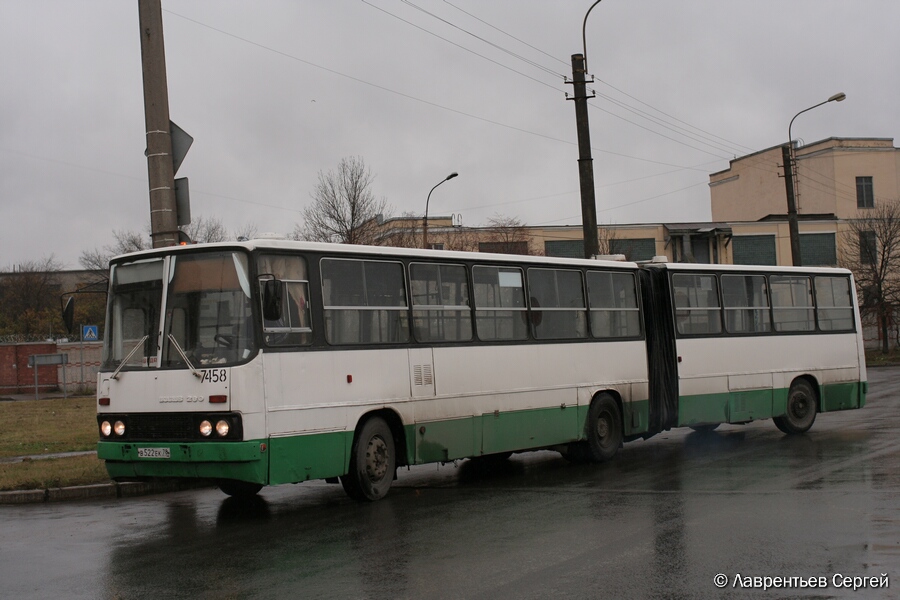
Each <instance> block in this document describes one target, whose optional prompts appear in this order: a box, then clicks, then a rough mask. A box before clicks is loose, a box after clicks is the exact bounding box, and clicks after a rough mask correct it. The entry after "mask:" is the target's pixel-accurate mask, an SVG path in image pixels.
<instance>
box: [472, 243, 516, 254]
mask: <svg viewBox="0 0 900 600" xmlns="http://www.w3.org/2000/svg"><path fill="white" fill-rule="evenodd" d="M478 251H479V252H493V253H494V254H521V255H527V254H528V242H526V241H514V240H511V241H508V242H478Z"/></svg>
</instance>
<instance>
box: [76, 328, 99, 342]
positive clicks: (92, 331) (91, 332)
mask: <svg viewBox="0 0 900 600" xmlns="http://www.w3.org/2000/svg"><path fill="white" fill-rule="evenodd" d="M99 337H100V334H99V332H98V331H97V326H96V325H82V326H81V341H82V342H96V341H97V340H98V339H99Z"/></svg>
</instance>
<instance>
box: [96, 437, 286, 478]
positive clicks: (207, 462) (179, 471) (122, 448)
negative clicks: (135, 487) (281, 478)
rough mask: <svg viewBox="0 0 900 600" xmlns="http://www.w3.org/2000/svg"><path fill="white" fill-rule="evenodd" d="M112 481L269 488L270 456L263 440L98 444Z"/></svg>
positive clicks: (99, 454)
mask: <svg viewBox="0 0 900 600" xmlns="http://www.w3.org/2000/svg"><path fill="white" fill-rule="evenodd" d="M97 457H98V458H100V459H102V460H105V461H106V470H107V471H108V472H109V476H110V477H111V478H112V479H116V480H124V479H143V478H151V477H188V478H200V479H237V480H240V481H249V482H253V483H260V484H263V485H266V484H268V472H269V453H268V451H267V444H266V442H265V441H264V440H251V441H247V442H186V443H172V442H168V443H161V442H108V441H101V442H98V443H97Z"/></svg>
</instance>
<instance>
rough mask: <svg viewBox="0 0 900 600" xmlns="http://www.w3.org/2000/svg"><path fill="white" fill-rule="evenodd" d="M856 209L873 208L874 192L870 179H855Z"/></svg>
mask: <svg viewBox="0 0 900 600" xmlns="http://www.w3.org/2000/svg"><path fill="white" fill-rule="evenodd" d="M856 208H875V192H874V190H873V188H872V178H871V177H857V178H856Z"/></svg>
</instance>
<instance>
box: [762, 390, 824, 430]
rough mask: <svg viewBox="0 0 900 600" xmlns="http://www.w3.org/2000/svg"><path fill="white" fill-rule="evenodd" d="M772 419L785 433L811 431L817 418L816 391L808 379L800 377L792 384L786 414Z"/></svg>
mask: <svg viewBox="0 0 900 600" xmlns="http://www.w3.org/2000/svg"><path fill="white" fill-rule="evenodd" d="M772 420H773V421H775V426H776V427H777V428H778V429H780V430H781V431H783V432H784V433H788V434H793V433H804V432H806V431H809V428H810V427H812V425H813V423H814V422H815V420H816V392H815V390H813V387H812V386H811V385H810V383H809V382H808V381H807V380H805V379H798V380H796V381H795V382H794V383H792V384H791V389H790V390H789V391H788V397H787V406H785V413H784V415H782V416H780V417H774V418H773V419H772Z"/></svg>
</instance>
